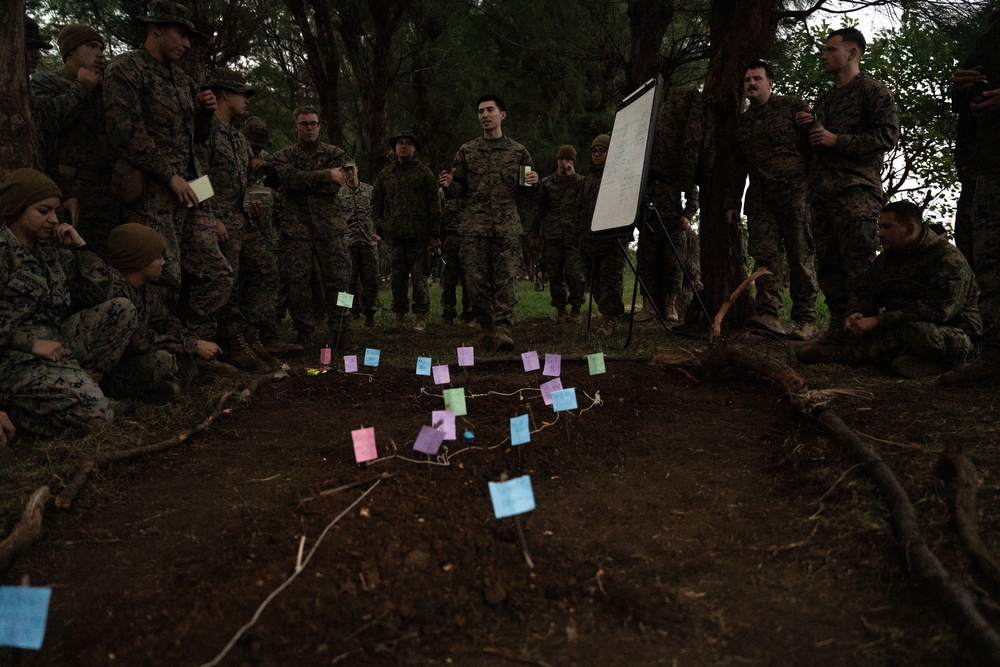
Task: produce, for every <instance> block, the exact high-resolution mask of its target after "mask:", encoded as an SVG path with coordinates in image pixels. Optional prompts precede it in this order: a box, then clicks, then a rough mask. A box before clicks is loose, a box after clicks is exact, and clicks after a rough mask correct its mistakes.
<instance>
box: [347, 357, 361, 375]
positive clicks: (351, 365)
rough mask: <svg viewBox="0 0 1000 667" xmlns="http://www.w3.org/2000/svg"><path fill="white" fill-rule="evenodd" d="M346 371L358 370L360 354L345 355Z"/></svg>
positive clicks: (355, 371) (353, 371) (354, 371)
mask: <svg viewBox="0 0 1000 667" xmlns="http://www.w3.org/2000/svg"><path fill="white" fill-rule="evenodd" d="M344 372H345V373H357V372H358V355H356V354H348V355H345V356H344Z"/></svg>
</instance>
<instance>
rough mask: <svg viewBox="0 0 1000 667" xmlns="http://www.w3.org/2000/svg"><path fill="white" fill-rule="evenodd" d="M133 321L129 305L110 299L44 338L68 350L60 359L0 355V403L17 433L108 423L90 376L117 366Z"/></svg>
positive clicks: (54, 432) (104, 403) (102, 398)
mask: <svg viewBox="0 0 1000 667" xmlns="http://www.w3.org/2000/svg"><path fill="white" fill-rule="evenodd" d="M136 322H137V315H136V310H135V306H134V305H133V304H132V302H130V301H129V300H128V299H125V298H117V299H111V300H110V301H105V302H104V303H102V304H99V305H97V306H94V307H93V308H88V309H86V310H81V311H79V312H77V313H74V314H73V315H71V316H70V317H69V318H67V319H66V321H65V322H63V325H62V327H61V329H60V330H59V331H54V330H53V331H52V332H51V333H50V334H48V338H49V339H50V340H60V341H62V342H63V345H64V346H65V347H66V348H67V349H68V350H69V352H70V354H69V356H67V357H66V358H64V359H61V360H60V361H49V360H48V359H42V358H39V357H36V356H34V355H33V354H31V353H28V352H20V351H16V350H9V349H8V350H2V351H0V405H4V406H6V408H7V411H8V413H9V415H10V418H11V420H12V421H13V422H14V424H15V425H16V426H17V427H18V428H19V429H24V430H25V431H30V432H31V433H34V434H36V435H42V436H55V435H59V434H60V433H62V432H64V431H66V430H67V429H73V428H89V427H92V426H97V425H100V424H104V423H109V422H111V420H112V419H114V412H113V411H112V410H111V406H110V405H109V403H108V399H107V398H106V397H105V396H104V393H103V392H102V391H101V388H100V387H99V386H98V384H97V382H96V381H95V376H99V375H102V374H104V373H107V372H109V371H110V370H111V369H112V368H113V367H114V366H115V364H117V363H118V360H119V359H120V358H121V356H122V353H123V352H124V351H125V348H126V347H127V346H128V342H129V339H130V338H131V336H132V331H133V330H134V329H135V327H136ZM41 338H43V339H44V338H45V336H41Z"/></svg>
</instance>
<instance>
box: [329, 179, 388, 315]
mask: <svg viewBox="0 0 1000 667" xmlns="http://www.w3.org/2000/svg"><path fill="white" fill-rule="evenodd" d="M343 170H344V176H345V177H346V178H347V182H346V183H344V185H343V187H341V188H340V191H339V192H338V193H337V209H338V215H340V216H342V217H343V218H344V223H345V224H346V225H347V229H348V230H349V232H348V235H347V238H348V241H347V248H348V250H349V251H350V253H351V266H352V267H353V269H352V272H351V290H352V291H355V290H356V289H357V287H360V290H359V291H358V294H357V295H356V298H355V301H354V309H355V310H356V311H357V312H361V313H364V315H365V324H366V325H367V326H371V325H372V324H374V323H375V310H376V309H377V308H378V287H379V274H378V235H377V234H376V233H375V225H374V223H373V222H372V186H370V185H369V184H367V183H362V182H361V181H360V180H359V179H358V166H357V164H356V163H355V162H354V161H353V160H348V161H346V162H345V163H344V167H343Z"/></svg>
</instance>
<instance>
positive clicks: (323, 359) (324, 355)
mask: <svg viewBox="0 0 1000 667" xmlns="http://www.w3.org/2000/svg"><path fill="white" fill-rule="evenodd" d="M330 355H331V352H330V348H328V347H323V348H320V351H319V363H321V364H323V365H324V366H329V365H330V360H331V359H332V358H333V357H331V356H330Z"/></svg>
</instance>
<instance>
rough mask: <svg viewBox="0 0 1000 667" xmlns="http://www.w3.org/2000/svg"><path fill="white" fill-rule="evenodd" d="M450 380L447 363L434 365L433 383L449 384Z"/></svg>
mask: <svg viewBox="0 0 1000 667" xmlns="http://www.w3.org/2000/svg"><path fill="white" fill-rule="evenodd" d="M450 382H451V371H449V370H448V365H447V364H441V365H440V366H435V367H434V384H449V383H450Z"/></svg>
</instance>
